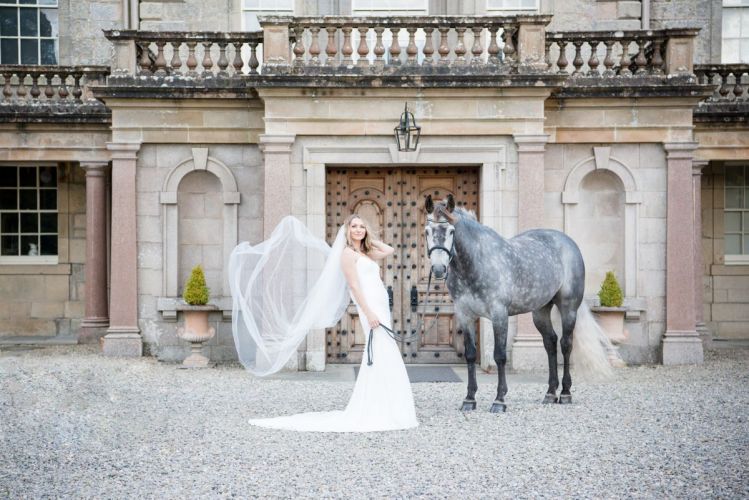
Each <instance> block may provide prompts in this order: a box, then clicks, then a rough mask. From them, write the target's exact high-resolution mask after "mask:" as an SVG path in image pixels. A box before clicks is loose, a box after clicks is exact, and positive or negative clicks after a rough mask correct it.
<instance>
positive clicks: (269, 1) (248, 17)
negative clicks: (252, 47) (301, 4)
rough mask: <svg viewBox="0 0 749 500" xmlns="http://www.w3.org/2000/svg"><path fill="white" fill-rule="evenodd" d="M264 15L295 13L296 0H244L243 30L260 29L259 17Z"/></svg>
mask: <svg viewBox="0 0 749 500" xmlns="http://www.w3.org/2000/svg"><path fill="white" fill-rule="evenodd" d="M262 15H266V16H268V15H290V16H291V15H294V0H242V29H243V30H245V31H259V30H260V24H259V23H258V21H257V18H258V16H262ZM258 57H259V56H258ZM261 60H262V59H261Z"/></svg>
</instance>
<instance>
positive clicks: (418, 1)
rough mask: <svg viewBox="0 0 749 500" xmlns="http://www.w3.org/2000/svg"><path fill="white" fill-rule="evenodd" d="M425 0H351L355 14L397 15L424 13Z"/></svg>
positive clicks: (425, 7)
mask: <svg viewBox="0 0 749 500" xmlns="http://www.w3.org/2000/svg"><path fill="white" fill-rule="evenodd" d="M427 4H428V2H427V0H353V5H352V6H351V10H352V12H353V14H354V15H355V16H399V15H405V14H426V13H427V9H428V5H427Z"/></svg>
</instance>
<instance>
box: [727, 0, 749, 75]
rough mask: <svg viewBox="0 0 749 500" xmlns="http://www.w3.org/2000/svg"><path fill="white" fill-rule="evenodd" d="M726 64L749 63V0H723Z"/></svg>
mask: <svg viewBox="0 0 749 500" xmlns="http://www.w3.org/2000/svg"><path fill="white" fill-rule="evenodd" d="M722 33H723V35H722V36H723V44H722V47H721V61H722V62H723V63H724V64H737V63H749V0H723V30H722Z"/></svg>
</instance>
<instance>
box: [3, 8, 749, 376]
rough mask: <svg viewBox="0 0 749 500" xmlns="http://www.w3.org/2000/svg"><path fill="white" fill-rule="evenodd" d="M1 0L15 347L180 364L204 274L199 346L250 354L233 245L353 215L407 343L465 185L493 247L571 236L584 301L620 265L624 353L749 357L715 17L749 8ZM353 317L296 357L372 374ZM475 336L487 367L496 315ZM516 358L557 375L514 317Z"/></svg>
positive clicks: (658, 357) (307, 363) (738, 98)
mask: <svg viewBox="0 0 749 500" xmlns="http://www.w3.org/2000/svg"><path fill="white" fill-rule="evenodd" d="M5 3H8V7H7V10H5V11H3V12H11V10H14V9H15V10H14V12H15V11H18V12H17V14H16V15H17V16H19V17H17V21H18V22H17V24H18V26H19V27H18V30H17V31H15V32H14V31H12V29H13V22H14V21H13V20H12V19H10V17H9V18H8V19H7V20H4V22H5V24H2V23H0V24H2V29H3V30H4V31H0V42H2V43H4V44H6V46H7V47H9V48H8V49H7V50H5V49H4V50H5V51H4V52H3V55H2V57H3V59H2V60H0V82H2V85H3V100H2V103H0V173H1V174H2V175H0V178H1V179H2V185H1V186H0V197H1V198H2V200H3V202H2V207H0V212H2V213H0V215H1V216H2V217H3V220H2V227H1V229H2V234H0V237H2V239H3V244H2V255H0V276H1V277H2V280H1V281H2V282H1V283H0V324H1V325H2V326H0V342H2V343H66V342H68V343H74V342H92V341H100V342H101V344H102V349H103V351H104V352H105V353H107V354H112V355H141V354H143V353H145V354H149V355H153V356H157V357H158V358H159V359H164V360H170V361H176V360H181V359H183V358H184V357H185V356H186V355H187V353H188V351H189V348H188V346H187V344H186V343H185V342H183V341H181V340H180V339H178V338H177V336H176V329H177V326H178V325H179V324H180V323H181V321H182V318H181V316H182V313H181V300H180V294H181V290H182V288H183V286H184V282H185V279H186V277H187V275H188V273H189V270H190V269H191V268H192V266H193V265H195V264H198V263H199V264H202V265H203V267H204V269H205V271H206V277H207V281H208V285H209V287H210V288H211V291H212V301H211V303H212V304H213V305H214V306H215V311H214V312H213V313H211V321H212V323H213V324H214V326H215V327H216V331H217V335H216V337H215V338H214V339H212V340H211V341H209V342H208V343H207V345H206V348H205V352H206V353H207V354H208V355H209V356H210V357H211V358H212V359H213V360H216V361H223V360H232V359H235V358H236V353H235V351H234V344H233V339H232V333H231V300H230V296H229V295H230V294H229V289H228V281H227V258H228V255H229V252H230V251H231V249H232V248H233V247H234V246H235V245H236V244H237V243H238V242H240V241H245V240H247V241H250V242H251V243H257V242H259V241H261V240H262V239H263V238H264V237H266V236H267V235H269V234H270V231H271V230H272V229H273V227H274V226H275V224H276V223H277V222H278V221H279V220H280V219H281V217H283V216H284V215H288V214H291V215H294V216H296V217H298V218H299V219H301V220H302V221H303V222H304V223H305V224H306V225H307V226H308V227H309V228H310V229H311V230H312V231H313V232H314V233H315V234H317V235H318V236H320V237H322V238H330V237H331V232H330V231H331V227H334V226H335V225H336V221H337V220H339V218H340V217H342V215H341V214H342V213H343V214H344V215H345V213H347V212H350V211H351V210H359V211H361V212H362V213H366V214H367V215H370V216H371V218H372V219H373V222H374V224H375V225H376V226H377V227H378V229H380V230H381V231H382V233H383V234H384V235H385V236H387V237H388V238H389V240H390V241H391V242H392V243H394V244H395V246H397V248H398V257H399V259H400V260H399V261H397V262H394V263H393V264H390V265H386V266H384V267H383V276H384V278H385V281H386V283H388V284H389V286H390V287H391V289H392V293H393V299H394V317H396V318H399V319H400V321H401V322H402V324H403V325H404V326H405V325H406V323H407V322H410V321H412V320H415V316H413V315H414V314H415V312H414V311H416V310H417V309H415V308H414V301H416V303H419V302H420V301H423V300H424V293H425V276H424V269H425V264H424V258H423V252H422V251H421V250H422V249H423V242H422V241H421V240H420V239H419V238H420V237H419V235H418V233H419V232H420V230H419V226H420V224H421V222H422V221H421V219H420V218H419V217H420V210H419V208H418V206H419V204H420V203H421V198H422V197H423V195H425V194H426V193H427V192H430V193H431V192H435V193H439V194H441V195H444V194H446V193H448V192H449V193H452V194H454V195H456V197H457V198H458V199H459V200H460V201H463V202H465V203H466V205H468V206H469V207H470V208H474V209H475V210H476V211H477V213H478V215H479V218H480V220H481V221H482V222H483V223H485V224H487V225H489V226H491V227H493V228H494V229H496V230H497V231H498V232H499V233H500V234H502V235H503V236H507V237H510V236H512V235H514V234H517V233H518V232H520V231H522V230H524V229H527V228H531V227H550V228H555V229H559V230H562V231H565V232H567V233H568V234H570V235H571V236H572V237H573V238H574V239H575V240H576V241H577V242H578V243H579V245H580V247H581V249H582V251H583V254H584V257H585V259H586V263H587V268H588V277H587V282H586V296H587V297H588V298H589V301H590V303H591V304H592V305H595V303H596V302H595V301H596V296H595V294H596V291H597V289H598V286H599V285H600V282H601V281H602V279H603V276H604V274H605V272H606V271H608V270H613V271H615V273H616V275H617V276H618V277H619V279H620V282H621V284H622V288H623V290H624V295H625V308H626V328H627V330H628V333H629V337H628V339H627V341H626V342H625V343H624V344H623V345H622V346H621V348H620V350H621V353H622V355H623V357H624V358H625V360H626V361H628V362H631V363H645V362H665V363H681V362H700V361H701V360H702V346H703V343H705V342H712V341H716V342H718V341H722V340H732V341H742V340H743V341H746V340H749V316H747V313H746V311H748V310H749V307H747V305H748V304H747V303H749V257H746V256H747V255H749V187H748V186H749V180H747V179H749V134H748V133H747V122H746V118H747V116H748V113H749V104H748V103H749V101H747V97H746V95H747V88H746V86H747V78H749V73H747V69H748V66H747V65H746V64H741V63H737V64H721V62H722V61H721V55H722V47H723V46H726V47H733V45H726V44H727V43H728V42H726V40H727V39H726V37H724V36H723V34H722V33H723V32H722V30H721V28H722V27H724V26H725V29H724V30H723V31H724V32H725V33H726V34H727V35H731V36H733V33H734V31H736V29H735V27H734V26H733V25H732V24H730V23H728V24H726V23H724V22H723V21H722V19H723V16H724V15H725V16H726V19H729V16H733V17H735V12H734V11H732V10H730V9H734V8H742V7H741V6H739V7H736V6H733V4H732V3H731V2H720V1H714V0H713V1H697V0H690V1H688V2H680V3H679V5H680V8H679V9H676V8H675V7H674V5H672V2H665V1H660V0H650V1H646V0H643V1H614V0H611V1H592V0H577V1H575V2H559V1H555V0H540V1H533V0H486V1H483V0H471V1H467V0H462V1H459V2H448V1H445V0H423V1H422V0H409V1H405V2H398V3H397V5H398V7H397V8H398V9H400V10H397V11H396V10H391V9H388V8H385V7H383V5H384V4H383V2H374V1H364V0H338V1H336V0H327V1H326V0H318V1H302V0H276V1H250V0H243V1H240V0H232V1H231V2H225V1H216V0H210V1H197V0H184V1H180V2H174V1H170V2H156V1H146V0H143V1H139V2H138V1H128V0H109V1H107V0H98V1H94V0H91V1H81V2H78V1H76V2H73V1H70V0H60V1H59V2H58V4H57V6H56V7H55V8H51V9H50V8H49V7H44V8H43V7H42V6H41V5H39V6H36V7H34V6H32V7H20V6H15V2H4V1H3V0H0V4H3V6H5ZM11 4H12V5H13V6H11ZM23 9H29V10H28V12H31V10H34V9H35V10H34V12H36V15H37V16H38V17H37V18H36V19H37V20H38V22H39V24H38V25H37V32H36V33H37V34H36V35H33V33H32V32H33V30H31V28H29V27H28V26H27V27H25V28H24V27H23V23H22V22H21V21H22V19H21V17H20V16H21V15H22V13H21V10H23ZM378 9H379V10H378ZM727 9H728V11H727ZM726 12H728V13H727V14H726ZM23 15H24V16H26V17H27V18H28V16H29V14H28V13H24V14H23ZM748 15H749V14H748ZM325 16H328V17H325ZM331 16H332V17H331ZM6 17H7V16H6ZM733 17H731V19H732V18H733ZM25 19H26V18H25ZM42 19H46V20H47V21H49V22H50V24H51V26H53V27H54V28H55V29H53V30H51V31H49V30H47V28H43V27H42V26H43V24H44V23H42V21H41V20H42ZM29 26H30V25H29ZM45 26H46V25H45ZM697 28H702V29H697ZM22 29H25V30H27V31H26V33H21V30H22ZM29 30H31V31H29ZM45 30H47V31H49V32H50V33H52V32H54V33H56V36H52V35H50V36H46V35H45V36H42V32H45V33H46V32H47V31H45ZM745 30H746V32H747V33H749V27H748V28H746V29H745ZM14 33H15V35H14ZM737 33H739V35H737V36H739V37H740V36H742V35H741V33H743V31H742V30H741V29H739V30H738V31H737ZM727 35H726V36H727ZM14 36H15V38H14ZM35 36H36V38H34V37H35ZM16 39H17V42H18V43H17V47H16V45H13V43H14V40H16ZM32 39H33V40H37V39H38V40H37V41H36V42H35V43H38V54H39V56H38V57H37V58H36V59H33V54H32V52H28V51H27V52H24V50H26V49H23V46H25V47H30V45H29V43H31V42H29V41H28V40H32ZM50 40H51V42H50ZM731 40H733V39H732V38H731V39H730V40H729V42H730V41H731ZM22 42H25V43H26V45H23V43H22ZM50 43H52V45H50ZM14 47H16V48H17V49H18V50H17V52H16V53H14V52H13V51H12V50H11V49H13V48H14ZM50 47H52V48H50ZM593 47H594V48H595V50H592V48H593ZM29 50H30V49H29ZM45 51H46V52H45ZM14 54H15V55H14ZM30 54H32V55H30ZM14 57H15V59H14ZM731 57H734V58H735V57H738V58H739V59H740V58H742V57H744V56H743V53H741V52H740V51H739V52H737V53H736V54H734V53H731ZM40 62H46V63H47V64H43V65H39V63H40ZM731 62H732V63H733V62H738V61H733V60H731ZM743 62H744V63H746V62H747V60H744V61H743ZM18 63H24V64H23V65H20V64H18ZM50 63H51V64H50ZM405 104H407V105H408V107H409V109H410V110H412V111H413V112H414V115H415V117H416V120H417V122H418V123H419V125H420V126H421V127H422V137H421V140H420V143H419V146H418V148H417V149H416V151H411V152H402V151H398V149H397V148H396V147H395V141H394V139H393V127H394V126H395V124H396V123H397V122H398V119H399V117H400V114H401V113H402V112H403V107H404V105H405ZM50 175H53V176H54V178H53V179H51V180H50ZM55 179H56V180H55ZM397 186H402V188H399V187H397ZM347 187H348V191H347V192H344V191H346V188H347ZM52 192H54V194H50V193H52ZM32 198H33V200H32ZM410 207H414V208H410ZM399 228H400V229H399ZM411 228H413V229H411ZM32 242H33V244H34V245H35V247H31V246H30V244H31V243H32ZM318 264H319V263H314V262H308V263H305V264H304V265H302V266H301V267H300V270H302V269H306V268H311V267H314V266H316V265H318ZM426 272H427V274H428V270H427V271H426ZM300 274H301V275H302V279H300V284H299V286H304V279H303V273H300ZM439 300H442V303H441V304H442V305H441V307H442V311H441V313H440V315H439V316H440V320H439V325H438V327H437V330H436V333H435V334H434V335H433V338H432V337H430V338H429V339H426V336H425V339H426V340H424V342H423V345H419V346H412V347H409V348H408V349H406V348H404V357H405V358H406V359H407V360H408V362H413V363H433V362H454V361H457V360H458V359H459V358H460V357H461V356H462V353H463V349H462V345H461V342H462V341H459V340H460V337H459V332H456V331H454V328H453V326H452V322H451V321H452V320H451V313H450V304H449V301H448V300H446V298H445V297H444V293H443V296H442V297H441V298H440V299H439ZM409 311H410V312H409ZM350 319H351V318H348V319H346V320H344V323H343V326H341V327H338V328H335V329H331V330H330V331H327V332H325V331H320V332H312V333H311V334H310V335H309V336H308V338H307V340H306V342H305V344H304V345H303V346H301V347H300V350H299V355H298V357H297V358H296V359H294V360H292V361H291V363H290V367H291V368H298V369H310V370H319V369H323V368H324V366H325V364H326V363H340V362H355V361H356V360H357V359H359V358H357V356H360V355H361V344H362V342H361V336H362V333H361V332H355V331H353V330H351V331H349V332H348V334H347V331H346V329H347V328H349V327H347V326H346V325H353V324H354V323H353V322H351V321H349V320H350ZM346 321H349V322H348V323H346ZM480 327H481V328H480V331H481V334H480V339H479V341H480V356H481V364H482V366H484V367H485V368H489V367H490V366H491V365H492V363H493V360H492V346H493V336H492V335H491V325H490V324H488V323H486V324H484V323H483V322H482V324H481V325H480ZM351 328H353V327H351ZM510 355H511V358H512V364H513V366H514V367H516V368H531V367H536V366H543V364H544V363H545V361H544V360H545V355H544V354H543V346H542V343H541V340H540V336H539V335H538V333H537V332H535V330H534V328H533V326H532V324H531V322H530V320H529V318H527V317H525V316H521V317H519V318H517V319H516V320H513V321H512V322H511V332H510Z"/></svg>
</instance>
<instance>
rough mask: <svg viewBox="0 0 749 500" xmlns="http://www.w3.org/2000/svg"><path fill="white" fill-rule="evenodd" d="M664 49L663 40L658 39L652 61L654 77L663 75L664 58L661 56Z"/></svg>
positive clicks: (655, 41)
mask: <svg viewBox="0 0 749 500" xmlns="http://www.w3.org/2000/svg"><path fill="white" fill-rule="evenodd" d="M662 47H663V40H662V39H660V38H656V39H655V40H654V41H653V57H652V59H651V60H650V71H651V73H652V74H654V75H662V74H663V66H664V64H663V56H662V55H661V50H662Z"/></svg>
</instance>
